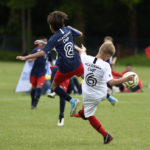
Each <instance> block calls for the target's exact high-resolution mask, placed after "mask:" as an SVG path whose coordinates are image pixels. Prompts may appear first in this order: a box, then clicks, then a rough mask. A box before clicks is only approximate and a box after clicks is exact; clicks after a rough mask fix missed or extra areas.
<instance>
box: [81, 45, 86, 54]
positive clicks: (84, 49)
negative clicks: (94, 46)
mask: <svg viewBox="0 0 150 150" xmlns="http://www.w3.org/2000/svg"><path fill="white" fill-rule="evenodd" d="M81 49H82V52H83V53H86V47H85V46H84V45H83V44H81Z"/></svg>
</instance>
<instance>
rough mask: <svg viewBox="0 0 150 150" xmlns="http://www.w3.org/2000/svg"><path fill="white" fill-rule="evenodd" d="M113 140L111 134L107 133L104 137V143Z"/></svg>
mask: <svg viewBox="0 0 150 150" xmlns="http://www.w3.org/2000/svg"><path fill="white" fill-rule="evenodd" d="M112 140H113V136H112V135H110V134H109V133H108V134H107V135H106V136H105V137H104V144H108V143H110V142H111V141H112Z"/></svg>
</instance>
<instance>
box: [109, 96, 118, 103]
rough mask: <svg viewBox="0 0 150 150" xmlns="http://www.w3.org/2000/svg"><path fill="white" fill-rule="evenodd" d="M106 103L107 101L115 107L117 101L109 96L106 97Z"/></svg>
mask: <svg viewBox="0 0 150 150" xmlns="http://www.w3.org/2000/svg"><path fill="white" fill-rule="evenodd" d="M108 101H109V102H110V103H111V104H112V105H115V104H116V103H117V102H118V100H117V99H116V98H115V97H113V96H111V95H110V96H109V97H108Z"/></svg>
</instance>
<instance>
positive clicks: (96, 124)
mask: <svg viewBox="0 0 150 150" xmlns="http://www.w3.org/2000/svg"><path fill="white" fill-rule="evenodd" d="M88 120H89V122H90V124H91V126H92V127H93V128H94V129H96V130H97V131H98V132H99V133H100V134H102V135H103V137H105V136H106V135H107V132H106V131H105V129H104V128H103V126H102V125H101V123H100V122H99V120H98V119H97V118H96V117H95V116H90V117H89V118H88Z"/></svg>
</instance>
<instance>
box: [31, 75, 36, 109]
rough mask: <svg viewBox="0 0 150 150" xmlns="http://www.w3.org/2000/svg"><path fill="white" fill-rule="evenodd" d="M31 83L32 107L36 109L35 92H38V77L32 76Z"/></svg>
mask: <svg viewBox="0 0 150 150" xmlns="http://www.w3.org/2000/svg"><path fill="white" fill-rule="evenodd" d="M30 83H31V85H32V88H31V93H30V95H31V109H34V108H35V107H34V103H35V92H36V77H33V76H30Z"/></svg>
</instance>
